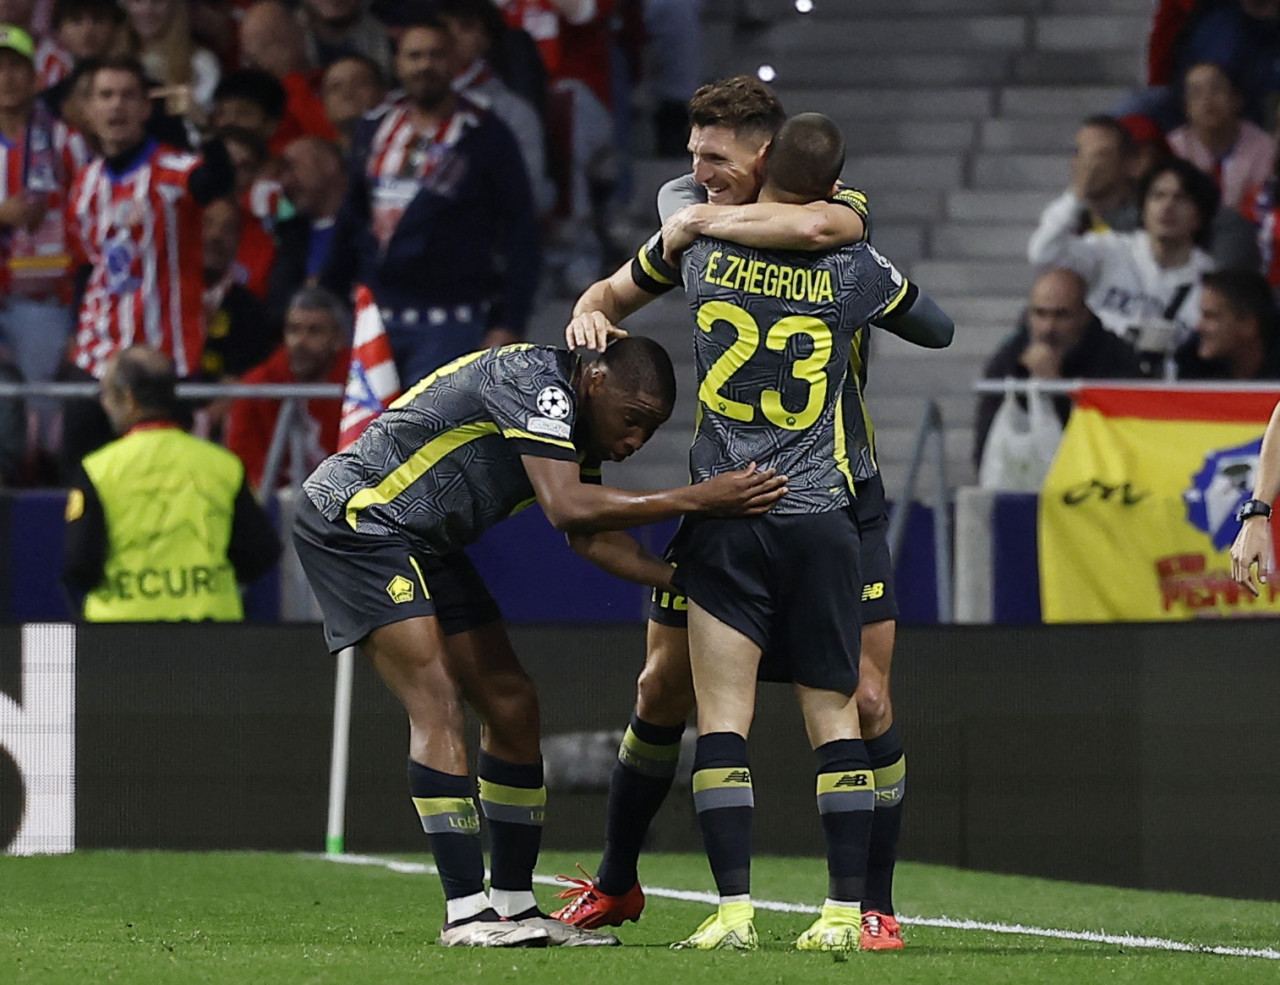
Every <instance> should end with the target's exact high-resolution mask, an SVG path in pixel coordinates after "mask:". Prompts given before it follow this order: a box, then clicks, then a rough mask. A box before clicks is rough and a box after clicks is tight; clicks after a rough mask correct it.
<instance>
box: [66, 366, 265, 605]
mask: <svg viewBox="0 0 1280 985" xmlns="http://www.w3.org/2000/svg"><path fill="white" fill-rule="evenodd" d="M175 383H176V380H175V378H174V373H173V367H172V365H171V364H170V363H169V361H168V359H167V358H165V357H164V356H162V355H161V354H160V353H158V352H156V351H154V350H152V349H145V348H141V347H135V348H131V349H126V350H124V351H122V352H120V353H119V354H118V355H116V356H114V357H113V358H112V359H111V361H110V364H109V366H108V369H107V372H106V375H105V377H104V378H103V381H102V397H101V399H102V405H103V408H104V409H105V410H106V412H107V416H108V417H110V418H111V423H112V426H113V427H114V428H115V430H116V431H117V433H119V434H121V437H120V438H119V439H117V440H116V441H113V442H111V443H110V444H109V445H106V446H105V447H103V448H100V449H99V450H98V451H96V452H94V453H92V454H91V455H88V456H86V457H85V459H84V461H83V463H82V465H81V470H80V473H79V475H78V476H77V477H76V479H75V481H74V482H73V484H72V487H71V491H70V494H69V495H68V498H67V511H66V517H67V538H66V555H65V565H64V571H63V580H64V582H65V583H66V585H67V587H68V588H70V589H72V590H73V591H74V592H77V593H82V594H84V596H85V599H84V618H85V619H86V620H88V621H90V622H185V621H199V620H203V619H213V620H217V621H221V622H234V621H238V620H240V619H243V618H244V608H243V606H242V604H241V600H240V584H241V583H243V582H249V581H252V580H253V579H255V578H257V577H258V576H259V575H261V574H263V573H264V572H265V571H266V570H267V569H268V568H270V567H271V565H273V564H274V563H275V561H276V558H277V557H278V556H279V553H280V542H279V539H278V538H277V537H276V534H275V531H274V530H273V529H272V527H271V524H270V521H269V520H268V519H267V517H266V515H265V514H264V513H263V512H262V508H261V507H260V506H258V504H257V502H256V501H255V500H254V498H253V496H252V495H251V494H250V492H249V488H248V486H247V484H246V483H245V477H244V466H243V465H242V464H241V462H240V460H239V459H238V458H236V456H235V455H233V454H231V453H230V452H229V451H227V450H226V449H225V448H221V447H219V446H218V445H215V444H212V443H210V442H208V441H203V440H201V439H200V438H194V437H192V436H191V435H189V434H187V433H186V432H185V431H183V430H182V429H181V428H180V427H179V426H178V424H177V423H176V422H175V417H176V416H177V415H176V400H175V397H174V386H175Z"/></svg>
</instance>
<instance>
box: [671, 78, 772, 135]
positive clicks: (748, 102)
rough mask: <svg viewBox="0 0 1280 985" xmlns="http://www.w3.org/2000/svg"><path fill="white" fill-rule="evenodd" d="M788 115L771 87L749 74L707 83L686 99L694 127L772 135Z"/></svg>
mask: <svg viewBox="0 0 1280 985" xmlns="http://www.w3.org/2000/svg"><path fill="white" fill-rule="evenodd" d="M786 119H787V114H786V112H785V111H784V110H783V108H782V103H781V102H779V101H778V97H777V96H775V95H774V94H773V90H772V89H770V88H769V87H768V86H767V85H765V84H764V83H763V82H761V81H760V80H759V79H756V78H752V77H751V76H750V75H735V76H734V77H733V78H731V79H720V80H719V81H718V82H709V83H707V84H706V85H704V86H703V87H702V88H700V89H699V90H698V91H697V92H695V93H694V94H693V98H692V99H691V100H689V123H690V125H691V126H695V127H712V126H722V127H728V128H729V129H731V130H732V131H733V133H734V136H737V137H744V136H747V135H751V134H754V135H758V136H762V137H764V138H765V139H766V140H767V139H770V138H772V137H773V135H774V134H775V133H777V132H778V129H779V128H780V127H781V126H782V124H783V123H784V122H786Z"/></svg>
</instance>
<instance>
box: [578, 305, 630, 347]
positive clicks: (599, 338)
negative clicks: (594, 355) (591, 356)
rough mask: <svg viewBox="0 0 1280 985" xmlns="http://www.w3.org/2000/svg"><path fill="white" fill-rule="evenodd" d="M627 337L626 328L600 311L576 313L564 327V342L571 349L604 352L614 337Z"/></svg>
mask: <svg viewBox="0 0 1280 985" xmlns="http://www.w3.org/2000/svg"><path fill="white" fill-rule="evenodd" d="M626 337H627V330H626V329H625V328H619V327H618V326H617V325H615V324H614V323H613V322H611V321H609V319H608V318H606V317H605V316H604V315H603V314H602V313H601V312H599V311H585V312H583V313H582V314H580V315H576V316H574V319H573V321H571V322H569V324H568V325H566V326H565V327H564V342H565V345H567V346H568V347H569V348H570V349H590V350H591V351H593V352H604V350H605V348H606V347H607V346H608V345H609V343H610V342H612V341H613V340H614V339H625V338H626Z"/></svg>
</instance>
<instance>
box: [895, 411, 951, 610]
mask: <svg viewBox="0 0 1280 985" xmlns="http://www.w3.org/2000/svg"><path fill="white" fill-rule="evenodd" d="M930 438H935V439H936V440H935V441H934V442H933V450H934V479H935V480H936V481H935V483H934V504H933V556H934V567H935V569H936V580H937V592H938V622H940V623H944V624H945V623H950V622H951V621H952V619H953V617H954V614H953V605H952V594H951V593H952V584H951V582H952V563H953V562H952V547H951V487H950V486H949V485H948V484H947V448H946V428H945V426H944V424H943V420H942V409H941V408H940V407H939V406H938V402H937V401H936V400H929V401H927V402H926V403H925V408H924V416H923V418H921V420H920V428H919V430H917V431H916V439H915V443H914V444H913V445H912V448H911V462H910V464H909V465H908V466H907V478H906V483H905V484H904V485H903V489H902V495H900V496H899V497H898V498H897V499H896V500H895V501H894V504H893V509H892V510H891V511H890V514H889V533H888V537H889V552H890V557H891V558H892V559H893V565H894V570H895V571H896V570H897V565H898V556H899V554H900V553H901V550H902V542H903V538H904V537H905V535H906V531H907V515H908V514H909V513H910V510H911V504H912V502H914V501H915V498H916V486H917V483H918V481H919V477H920V466H921V464H922V463H923V461H924V456H925V450H926V448H927V446H928V445H929V439H930Z"/></svg>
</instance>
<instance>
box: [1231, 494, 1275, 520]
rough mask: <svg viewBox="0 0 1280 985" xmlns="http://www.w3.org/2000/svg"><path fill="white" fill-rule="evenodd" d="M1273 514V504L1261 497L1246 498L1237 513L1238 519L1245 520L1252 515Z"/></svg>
mask: <svg viewBox="0 0 1280 985" xmlns="http://www.w3.org/2000/svg"><path fill="white" fill-rule="evenodd" d="M1270 515H1271V505H1270V504H1269V503H1264V502H1263V501H1262V500H1260V499H1246V500H1245V501H1244V505H1243V506H1241V507H1240V510H1239V511H1238V512H1237V513H1236V519H1237V520H1240V521H1244V520H1247V519H1249V517H1251V516H1267V517H1269V516H1270Z"/></svg>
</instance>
